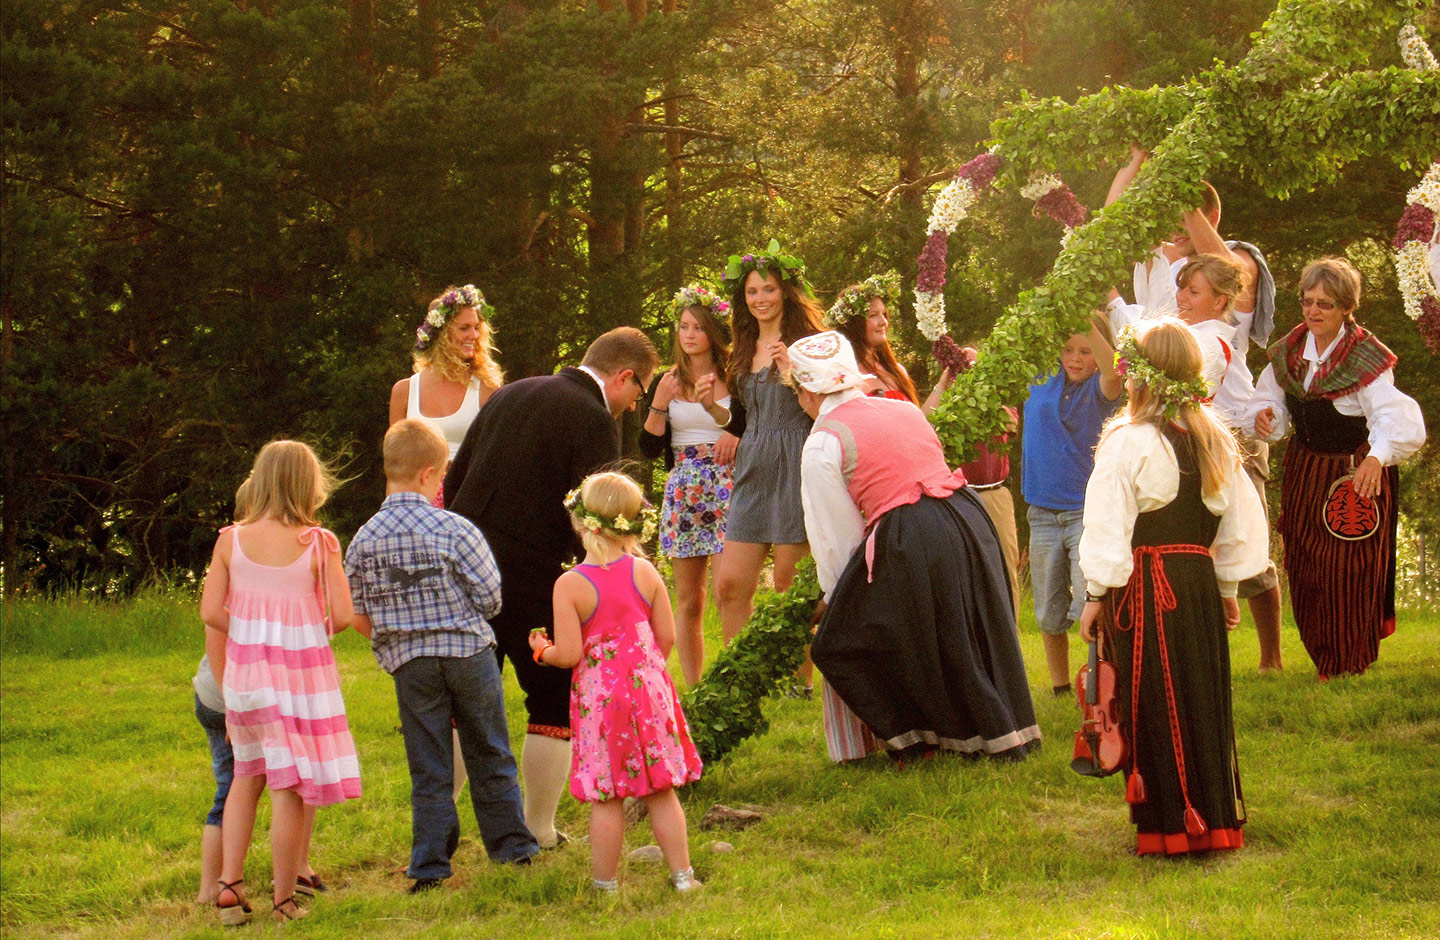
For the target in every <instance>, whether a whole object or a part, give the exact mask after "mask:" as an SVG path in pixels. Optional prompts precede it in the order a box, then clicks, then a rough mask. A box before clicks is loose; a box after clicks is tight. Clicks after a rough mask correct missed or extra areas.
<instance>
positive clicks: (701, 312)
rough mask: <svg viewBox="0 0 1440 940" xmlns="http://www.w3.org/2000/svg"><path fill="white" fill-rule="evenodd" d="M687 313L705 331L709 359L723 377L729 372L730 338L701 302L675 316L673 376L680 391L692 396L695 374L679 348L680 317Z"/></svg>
mask: <svg viewBox="0 0 1440 940" xmlns="http://www.w3.org/2000/svg"><path fill="white" fill-rule="evenodd" d="M687 313H688V314H690V315H691V316H692V317H694V318H695V322H697V323H699V324H700V329H701V330H703V331H704V332H705V338H706V339H708V340H710V361H711V362H713V363H714V364H715V375H716V376H719V377H724V376H727V375H729V373H730V340H729V339H728V338H727V337H726V336H725V324H724V323H723V322H722V321H721V319H720V318H719V317H717V316H715V313H714V311H712V310H711V309H710V308H709V307H706V306H704V305H702V304H691V305H690V306H688V307H686V308H685V309H684V310H681V311H680V316H679V317H676V318H675V346H674V348H673V350H672V351H671V352H672V355H673V357H674V358H673V359H672V360H671V361H672V362H674V363H675V377H676V378H677V379H679V380H680V391H681V393H682V394H683V395H684V396H685V397H686V398H692V397H694V395H695V378H696V376H695V373H694V372H692V371H691V369H690V357H689V356H688V355H687V354H686V353H685V350H684V349H682V348H680V317H683V316H684V315H685V314H687ZM752 319H753V318H752ZM751 354H752V355H753V354H754V350H751Z"/></svg>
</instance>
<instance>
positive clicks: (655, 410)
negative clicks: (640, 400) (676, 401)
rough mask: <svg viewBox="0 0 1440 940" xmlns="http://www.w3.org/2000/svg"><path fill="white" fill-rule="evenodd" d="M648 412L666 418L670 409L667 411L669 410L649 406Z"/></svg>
mask: <svg viewBox="0 0 1440 940" xmlns="http://www.w3.org/2000/svg"><path fill="white" fill-rule="evenodd" d="M650 411H651V413H653V414H657V415H665V416H667V417H668V416H669V415H670V409H669V408H656V407H655V406H654V405H651V406H650Z"/></svg>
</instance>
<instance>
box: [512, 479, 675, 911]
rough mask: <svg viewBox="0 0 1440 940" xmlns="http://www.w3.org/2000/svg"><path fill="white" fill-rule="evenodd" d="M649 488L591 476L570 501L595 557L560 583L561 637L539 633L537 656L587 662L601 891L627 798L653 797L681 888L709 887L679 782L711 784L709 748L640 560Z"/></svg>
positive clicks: (577, 728) (585, 795)
mask: <svg viewBox="0 0 1440 940" xmlns="http://www.w3.org/2000/svg"><path fill="white" fill-rule="evenodd" d="M644 505H645V497H644V494H643V493H642V492H641V491H640V487H639V486H637V485H636V484H635V481H633V480H631V479H630V478H629V477H627V476H625V475H624V474H620V473H597V474H593V475H591V476H589V477H586V478H585V481H584V482H583V483H581V484H580V487H579V489H577V490H575V491H574V492H572V493H571V494H570V495H569V496H568V497H567V498H566V500H565V508H567V509H569V510H570V521H571V523H572V524H573V525H574V526H575V529H576V531H578V532H579V533H580V537H581V539H582V540H583V541H584V543H585V560H584V561H583V562H581V563H580V564H579V565H577V566H575V567H574V568H572V569H571V570H570V571H567V572H565V573H564V574H563V575H561V576H560V578H559V579H558V580H557V581H556V582H555V641H554V642H553V643H552V642H551V641H550V639H549V638H548V637H547V636H546V635H545V631H544V630H536V631H535V632H533V633H531V634H530V648H531V649H533V650H534V651H535V661H536V662H537V663H540V664H541V665H545V666H558V667H560V668H565V669H568V668H571V667H573V668H574V669H575V677H574V680H573V682H572V684H571V686H570V729H571V736H572V741H573V744H574V752H573V753H574V756H573V757H572V759H571V764H570V792H571V793H572V794H573V795H574V796H575V798H576V799H577V800H581V801H583V802H587V803H589V804H590V859H591V871H592V875H593V877H594V884H595V887H596V888H597V889H598V890H600V891H605V892H614V891H615V890H617V883H616V872H617V870H618V869H619V867H620V852H621V850H622V848H623V847H624V838H625V812H624V799H625V797H627V796H634V797H642V798H643V799H644V800H645V805H646V808H647V809H648V810H649V814H650V824H651V827H652V828H653V829H654V832H655V840H656V841H657V842H659V843H660V849H661V851H662V852H664V853H665V861H666V863H667V864H668V865H669V866H670V881H671V883H672V884H674V886H675V889H676V890H677V891H690V890H693V889H695V888H698V887H700V882H698V881H696V880H695V874H694V871H693V870H692V869H691V867H690V847H689V837H688V835H687V834H686V829H685V810H684V809H683V808H682V807H681V806H680V798H679V797H678V796H676V794H675V788H676V787H678V786H683V785H685V784H687V783H690V782H692V781H695V780H699V779H700V772H701V763H700V755H699V753H698V752H697V751H696V750H695V745H694V743H693V742H692V741H691V740H690V729H689V727H688V726H687V725H686V723H685V715H684V713H683V712H681V710H680V701H679V699H678V698H676V695H675V686H674V684H673V683H672V682H671V681H670V674H669V673H668V672H666V670H665V659H666V657H668V656H669V654H670V649H671V647H672V646H674V645H675V618H674V615H673V614H672V613H671V610H670V595H669V593H668V592H667V591H666V588H665V582H664V581H663V580H662V579H661V577H660V572H658V571H656V570H655V566H654V565H652V564H650V562H648V561H646V560H645V559H643V558H637V557H636V553H637V552H638V551H639V548H638V543H639V541H640V536H641V531H642V529H643V528H644V523H643V522H642V521H641V518H640V516H641V510H642V508H643V507H644Z"/></svg>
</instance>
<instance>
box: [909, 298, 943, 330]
mask: <svg viewBox="0 0 1440 940" xmlns="http://www.w3.org/2000/svg"><path fill="white" fill-rule="evenodd" d="M915 322H916V323H917V324H918V325H919V327H920V333H921V335H923V336H924V337H925V338H926V339H928V340H930V342H932V343H933V342H935V340H937V339H939V338H940V337H941V336H944V335H945V295H944V294H922V293H920V292H919V291H916V292H915Z"/></svg>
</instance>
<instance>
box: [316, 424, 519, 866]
mask: <svg viewBox="0 0 1440 940" xmlns="http://www.w3.org/2000/svg"><path fill="white" fill-rule="evenodd" d="M384 456H385V492H386V496H385V502H384V503H383V504H382V505H381V506H380V511H379V512H377V513H375V515H374V516H372V517H371V518H370V521H369V522H366V523H365V525H363V526H361V527H360V531H359V532H357V533H355V538H354V540H353V541H352V542H351V543H350V548H349V550H348V551H347V552H346V553H345V573H346V575H347V577H348V578H349V579H350V590H351V593H352V595H353V597H354V601H355V613H356V621H355V628H356V629H357V630H359V631H360V632H361V633H362V634H363V635H365V636H368V637H370V640H371V647H372V649H373V650H374V652H375V658H376V659H377V660H379V662H380V665H381V666H382V667H383V668H384V669H385V671H386V672H388V673H390V675H391V676H392V677H393V678H394V680H395V696H396V698H397V699H398V700H399V703H400V730H401V732H402V733H403V734H404V736H405V757H406V759H407V761H408V762H409V765H410V811H411V825H412V842H411V849H410V868H409V872H408V873H409V875H410V877H411V878H413V879H415V883H414V885H412V886H411V889H410V890H411V892H412V893H413V892H417V891H423V890H426V889H428V888H433V887H436V886H438V885H439V884H440V883H441V881H443V880H444V879H445V878H448V877H450V874H451V868H450V856H451V855H452V854H454V852H455V848H456V846H457V845H458V844H459V840H460V819H459V816H458V815H457V813H456V811H455V799H454V794H453V791H452V786H453V781H454V764H453V762H454V750H453V744H452V739H451V730H450V729H451V727H452V722H453V726H454V728H455V730H456V732H458V734H459V738H460V751H461V754H462V757H463V760H464V763H465V770H466V772H467V773H468V774H469V776H470V799H471V802H472V804H473V805H474V807H475V819H476V821H477V822H478V823H479V826H480V835H481V839H482V840H483V841H484V843H485V852H486V854H487V855H489V856H490V858H491V860H492V861H496V862H516V863H522V862H528V861H529V860H530V858H531V857H532V856H533V855H535V854H536V853H537V852H539V851H540V846H539V844H538V843H537V842H536V841H535V837H534V836H532V835H531V834H530V830H529V829H527V828H526V827H525V820H524V812H523V809H522V804H521V800H520V785H519V782H518V780H517V778H516V770H515V757H514V755H513V754H511V752H510V731H509V727H508V725H507V724H506V721H505V696H504V690H503V688H502V686H501V679H500V665H499V662H498V661H497V659H496V657H495V634H494V633H493V632H492V631H491V629H490V623H489V621H488V618H490V617H494V616H495V614H497V613H498V612H499V611H500V572H499V570H498V569H497V568H496V566H495V559H494V558H493V557H492V556H491V554H490V546H489V545H487V544H486V542H485V537H484V536H483V535H481V534H480V530H479V529H477V528H476V527H475V526H474V524H472V523H471V522H470V521H469V520H467V519H465V518H464V517H463V516H458V515H456V514H454V513H451V512H446V511H445V510H443V509H436V508H435V507H433V506H432V505H431V503H432V502H433V501H434V499H435V494H436V492H437V491H438V490H439V488H440V481H441V480H442V479H444V473H445V463H446V460H447V459H448V457H449V447H448V446H447V445H446V443H445V439H444V438H443V437H441V436H440V433H439V432H438V431H437V430H436V429H435V428H434V427H433V426H432V425H430V424H428V423H427V422H424V421H420V420H415V419H405V420H403V421H397V422H396V423H395V424H394V425H392V426H391V428H390V430H389V431H388V432H387V433H386V435H385V445H384Z"/></svg>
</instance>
